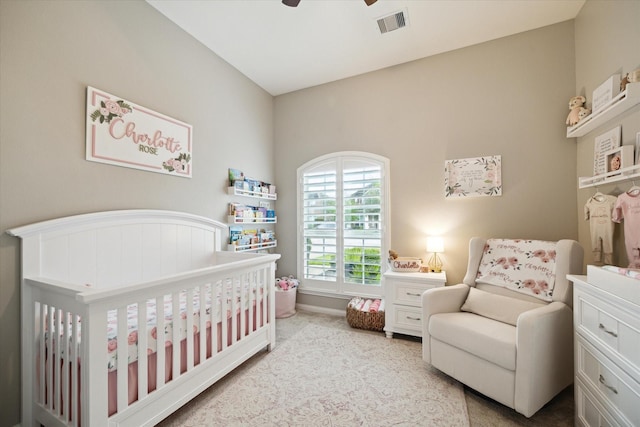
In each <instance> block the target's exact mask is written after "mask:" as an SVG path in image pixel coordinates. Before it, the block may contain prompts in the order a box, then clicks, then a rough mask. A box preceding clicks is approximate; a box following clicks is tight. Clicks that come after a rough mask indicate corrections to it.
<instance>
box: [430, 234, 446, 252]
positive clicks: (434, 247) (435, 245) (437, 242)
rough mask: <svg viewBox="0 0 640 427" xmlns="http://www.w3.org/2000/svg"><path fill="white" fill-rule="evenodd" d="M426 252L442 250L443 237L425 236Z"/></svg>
mask: <svg viewBox="0 0 640 427" xmlns="http://www.w3.org/2000/svg"><path fill="white" fill-rule="evenodd" d="M427 252H433V253H442V252H444V239H443V238H442V237H435V236H430V237H427Z"/></svg>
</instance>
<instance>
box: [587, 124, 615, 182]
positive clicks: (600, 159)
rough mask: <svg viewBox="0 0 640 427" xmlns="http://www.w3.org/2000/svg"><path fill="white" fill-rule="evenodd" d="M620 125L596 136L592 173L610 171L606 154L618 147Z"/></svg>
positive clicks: (597, 173) (599, 173)
mask: <svg viewBox="0 0 640 427" xmlns="http://www.w3.org/2000/svg"><path fill="white" fill-rule="evenodd" d="M621 129H622V127H621V126H618V127H615V128H613V129H611V130H609V131H607V132H605V133H603V134H602V135H599V136H597V137H596V140H595V144H594V150H593V175H594V176H595V175H601V174H604V173H607V172H610V170H609V167H608V166H607V158H606V154H607V153H609V152H611V151H612V150H615V149H617V148H619V147H620V140H621V136H622V130H621Z"/></svg>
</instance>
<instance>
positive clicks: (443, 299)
mask: <svg viewBox="0 0 640 427" xmlns="http://www.w3.org/2000/svg"><path fill="white" fill-rule="evenodd" d="M468 294H469V286H467V285H465V284H464V283H460V284H458V285H454V286H443V287H439V288H431V289H428V290H426V291H424V292H423V293H422V313H423V314H424V316H422V318H423V319H425V318H426V317H427V316H431V315H432V314H436V313H451V312H456V311H460V307H462V304H464V301H465V300H466V299H467V295H468Z"/></svg>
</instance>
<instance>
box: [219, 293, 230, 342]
mask: <svg viewBox="0 0 640 427" xmlns="http://www.w3.org/2000/svg"><path fill="white" fill-rule="evenodd" d="M228 307H229V304H228V301H227V289H226V284H225V283H224V282H223V281H220V325H221V328H220V335H221V336H222V348H221V349H220V350H221V351H222V350H224V349H225V348H227V342H228V341H227V334H228V332H229V328H228V327H227V326H228V324H229V317H228V316H227V312H228V310H229V308H228Z"/></svg>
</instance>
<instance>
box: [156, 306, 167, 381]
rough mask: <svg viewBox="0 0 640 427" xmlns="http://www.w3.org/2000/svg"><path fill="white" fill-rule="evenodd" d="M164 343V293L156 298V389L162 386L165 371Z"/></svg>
mask: <svg viewBox="0 0 640 427" xmlns="http://www.w3.org/2000/svg"><path fill="white" fill-rule="evenodd" d="M164 356H165V344H164V295H162V296H159V297H157V298H156V390H160V388H161V387H162V386H164V379H165V376H166V372H165V359H164Z"/></svg>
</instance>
